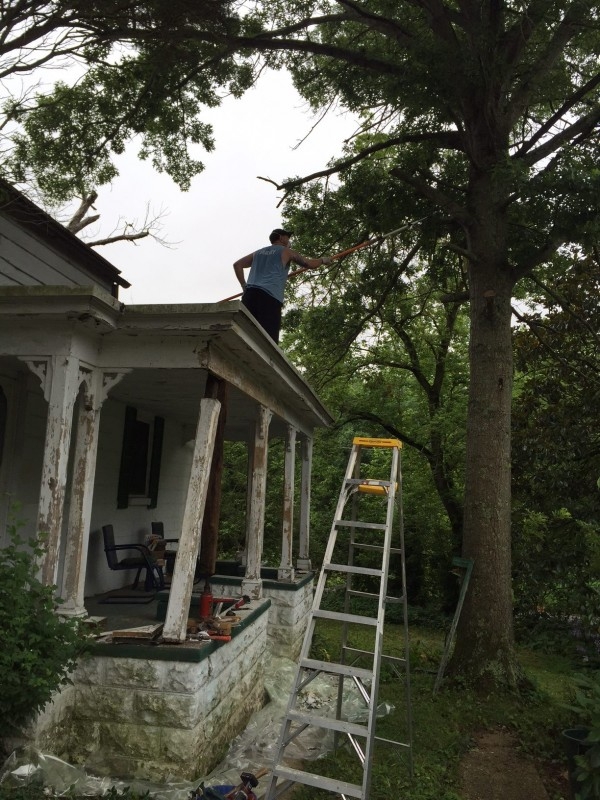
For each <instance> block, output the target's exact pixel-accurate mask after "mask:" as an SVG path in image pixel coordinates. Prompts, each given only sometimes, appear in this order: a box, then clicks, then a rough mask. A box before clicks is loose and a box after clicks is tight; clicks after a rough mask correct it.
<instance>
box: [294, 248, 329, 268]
mask: <svg viewBox="0 0 600 800" xmlns="http://www.w3.org/2000/svg"><path fill="white" fill-rule="evenodd" d="M286 256H289V257H288V258H287V260H286V261H285V263H286V264H289V262H290V261H292V262H293V263H294V264H298V266H300V267H304V269H316V268H317V267H322V266H323V264H331V261H332V260H331V258H328V257H327V256H325V257H323V258H307V257H306V256H303V255H300V253H296V251H295V250H291V249H290V248H289V247H288V248H286V252H285V253H284V259H285V257H286Z"/></svg>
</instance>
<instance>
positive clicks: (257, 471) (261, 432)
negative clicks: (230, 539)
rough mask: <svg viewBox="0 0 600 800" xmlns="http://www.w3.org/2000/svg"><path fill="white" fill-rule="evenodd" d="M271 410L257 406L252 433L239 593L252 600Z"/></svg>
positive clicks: (256, 591) (256, 595)
mask: <svg viewBox="0 0 600 800" xmlns="http://www.w3.org/2000/svg"><path fill="white" fill-rule="evenodd" d="M272 416H273V412H272V411H270V410H269V409H268V408H265V406H260V409H259V414H258V420H257V422H256V429H255V434H254V450H253V453H252V489H251V493H250V513H249V515H248V525H247V528H246V552H247V557H248V561H247V564H246V576H245V578H244V579H243V581H242V594H247V595H249V596H250V597H251V598H252V599H253V600H259V599H260V598H261V597H262V580H261V577H260V567H261V561H262V551H263V536H264V527H265V498H266V492H267V455H268V451H269V424H270V422H271V417H272Z"/></svg>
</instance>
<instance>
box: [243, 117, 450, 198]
mask: <svg viewBox="0 0 600 800" xmlns="http://www.w3.org/2000/svg"><path fill="white" fill-rule="evenodd" d="M411 142H413V143H416V142H438V143H439V144H440V145H441V146H445V147H446V148H447V149H449V150H450V149H452V150H460V149H461V148H460V136H459V135H458V133H457V132H456V131H432V132H430V133H427V132H425V133H406V134H403V135H402V136H394V137H392V138H391V139H387V140H386V141H385V142H378V143H377V144H372V145H370V146H369V147H365V148H364V149H363V150H361V151H360V152H358V153H357V154H356V155H355V156H351V157H350V158H346V159H343V160H341V161H337V162H336V163H335V164H333V165H332V166H331V167H328V168H327V169H321V170H319V171H318V172H313V173H311V174H310V175H306V176H305V177H304V178H295V179H294V180H291V181H285V182H284V183H281V184H275V186H276V187H277V189H278V190H280V191H281V190H289V189H295V188H296V187H297V186H302V185H303V184H305V183H308V182H309V181H313V180H316V179H317V178H326V177H328V176H329V175H335V174H337V173H338V172H343V171H344V170H346V169H349V168H350V167H352V166H354V164H357V163H358V162H359V161H362V160H363V159H365V158H368V156H370V155H372V154H373V153H378V152H381V151H382V150H387V149H389V148H390V147H396V146H397V145H400V144H408V143H411ZM257 177H258V178H260V180H262V181H269V183H275V182H274V181H272V180H271V179H270V178H263V177H261V176H260V175H258V176H257Z"/></svg>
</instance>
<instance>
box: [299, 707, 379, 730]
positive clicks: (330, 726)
mask: <svg viewBox="0 0 600 800" xmlns="http://www.w3.org/2000/svg"><path fill="white" fill-rule="evenodd" d="M286 716H287V718H288V719H289V720H291V721H292V722H299V723H300V724H301V725H313V726H314V727H315V728H327V730H330V731H340V733H350V734H352V736H366V735H367V734H368V732H369V729H368V728H367V727H366V726H365V725H357V724H356V723H355V722H346V720H343V719H333V718H332V717H319V716H317V715H315V714H304V713H302V712H301V711H288V713H287V714H286Z"/></svg>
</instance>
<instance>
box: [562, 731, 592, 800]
mask: <svg viewBox="0 0 600 800" xmlns="http://www.w3.org/2000/svg"><path fill="white" fill-rule="evenodd" d="M589 732H590V731H589V728H568V729H567V730H566V731H563V732H562V738H563V743H564V746H565V752H566V754H567V765H568V768H569V786H570V789H571V797H572V799H573V800H575V796H576V795H577V792H578V791H579V790H580V789H581V784H580V783H579V781H578V780H577V779H576V778H575V771H576V770H577V762H576V761H575V756H581V755H583V754H584V753H585V752H586V750H589V748H590V747H591V746H592V745H591V744H585V743H584V739H587V736H588V734H589Z"/></svg>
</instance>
